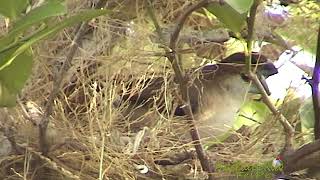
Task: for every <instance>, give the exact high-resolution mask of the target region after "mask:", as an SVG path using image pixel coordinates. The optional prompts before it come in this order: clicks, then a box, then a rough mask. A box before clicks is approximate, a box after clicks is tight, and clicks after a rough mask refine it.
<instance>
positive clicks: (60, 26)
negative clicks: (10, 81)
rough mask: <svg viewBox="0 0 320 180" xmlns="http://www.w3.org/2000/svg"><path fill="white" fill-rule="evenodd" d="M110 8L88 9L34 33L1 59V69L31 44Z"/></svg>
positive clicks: (101, 13)
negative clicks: (6, 56)
mask: <svg viewBox="0 0 320 180" xmlns="http://www.w3.org/2000/svg"><path fill="white" fill-rule="evenodd" d="M108 12H109V11H108V10H87V11H84V12H81V13H79V14H78V15H75V16H72V17H69V18H67V19H65V20H63V21H62V22H59V23H57V24H53V25H51V26H49V27H47V28H45V29H44V30H42V31H40V32H38V33H36V34H34V35H33V36H32V37H30V38H29V39H28V40H27V41H25V42H23V43H22V45H21V46H20V47H18V48H17V49H16V51H15V52H13V53H12V55H11V57H10V58H8V59H0V71H1V70H2V69H3V68H5V67H6V66H9V65H10V64H11V63H12V61H14V59H15V58H16V57H17V56H19V55H20V54H22V53H23V52H24V51H25V50H27V49H28V48H29V47H30V46H31V45H33V44H35V43H37V42H39V41H40V40H42V39H44V38H47V37H49V36H52V35H55V34H56V33H58V32H59V31H61V30H62V29H64V28H66V27H68V26H72V25H74V24H78V23H80V22H82V21H88V20H90V19H92V18H94V17H97V16H101V15H103V14H106V13H108Z"/></svg>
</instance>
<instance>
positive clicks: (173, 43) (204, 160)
mask: <svg viewBox="0 0 320 180" xmlns="http://www.w3.org/2000/svg"><path fill="white" fill-rule="evenodd" d="M209 2H210V1H209V0H202V1H199V2H198V3H196V4H193V5H191V6H189V7H188V8H187V9H186V10H185V11H184V12H183V13H182V14H181V16H180V17H179V18H178V20H177V23H176V26H175V28H174V30H173V33H172V34H171V37H170V43H169V48H170V49H165V50H166V57H167V58H168V60H169V61H170V62H171V65H172V68H173V71H174V73H175V76H176V78H177V82H178V84H179V88H180V93H181V96H182V101H183V102H182V103H183V104H184V105H183V106H182V109H183V111H184V113H185V114H186V116H187V118H188V123H189V125H190V127H191V130H190V134H191V138H192V140H193V143H194V146H195V149H196V152H197V156H198V158H199V160H200V163H201V166H202V169H203V170H204V171H206V172H208V173H209V179H214V176H213V174H212V173H213V172H214V168H213V166H212V164H211V163H210V161H209V159H208V157H207V155H206V153H205V151H204V149H203V147H202V144H201V142H200V135H199V132H198V129H197V127H196V125H195V122H194V121H195V119H194V116H193V113H192V110H191V106H190V100H189V96H188V80H187V78H186V77H185V75H184V73H183V71H182V69H181V67H180V65H179V63H178V62H179V57H178V55H177V53H176V47H177V41H178V38H179V34H180V31H181V30H182V28H183V25H184V23H185V21H186V19H187V18H188V16H189V15H190V14H191V13H192V12H193V11H195V10H197V9H199V8H202V7H204V6H206V5H208V3H209ZM149 13H151V14H152V11H151V9H149ZM151 18H152V20H153V21H154V24H155V26H156V28H157V32H158V34H159V37H161V36H162V33H161V30H160V27H159V25H158V22H157V20H156V18H155V16H154V15H151Z"/></svg>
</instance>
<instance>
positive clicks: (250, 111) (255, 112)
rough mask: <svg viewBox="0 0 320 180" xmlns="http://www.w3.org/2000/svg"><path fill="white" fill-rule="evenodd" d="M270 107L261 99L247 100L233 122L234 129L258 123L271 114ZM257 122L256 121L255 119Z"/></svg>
mask: <svg viewBox="0 0 320 180" xmlns="http://www.w3.org/2000/svg"><path fill="white" fill-rule="evenodd" d="M269 112H270V111H269V109H268V107H267V106H266V105H265V104H264V103H263V102H260V101H253V100H251V101H247V102H245V103H244V105H243V106H242V107H241V109H240V112H239V115H240V116H238V117H237V119H236V121H235V122H234V124H233V127H234V129H239V128H240V127H241V126H242V125H247V126H252V125H258V123H257V122H262V121H263V120H264V119H265V118H266V117H267V116H268V114H269ZM254 120H255V121H257V122H255V121H254Z"/></svg>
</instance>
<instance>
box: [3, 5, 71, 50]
mask: <svg viewBox="0 0 320 180" xmlns="http://www.w3.org/2000/svg"><path fill="white" fill-rule="evenodd" d="M66 12H67V9H66V8H65V6H64V5H63V4H62V3H60V2H56V1H52V2H51V1H49V2H48V3H45V4H43V5H42V6H40V7H37V8H35V9H33V10H32V11H30V12H29V13H28V14H27V15H26V16H24V17H22V18H21V19H19V20H18V21H17V22H16V23H15V24H14V26H13V28H12V29H11V30H10V31H9V33H8V34H7V35H6V36H4V37H3V38H1V39H0V52H1V51H3V50H4V49H5V48H7V47H9V46H11V45H12V44H14V40H15V39H16V37H18V36H19V34H20V33H22V32H23V31H25V30H27V29H28V28H30V27H31V26H33V25H36V24H38V23H41V22H43V21H44V20H46V19H48V18H50V17H54V16H59V15H62V14H65V13H66Z"/></svg>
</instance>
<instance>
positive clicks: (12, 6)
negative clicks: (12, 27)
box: [0, 0, 29, 20]
mask: <svg viewBox="0 0 320 180" xmlns="http://www.w3.org/2000/svg"><path fill="white" fill-rule="evenodd" d="M28 4H29V2H28V0H2V1H1V6H0V14H2V15H3V16H6V17H8V18H10V19H12V20H16V19H17V18H18V17H19V16H20V14H21V13H22V12H23V11H24V10H25V9H26V8H27V6H28Z"/></svg>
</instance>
